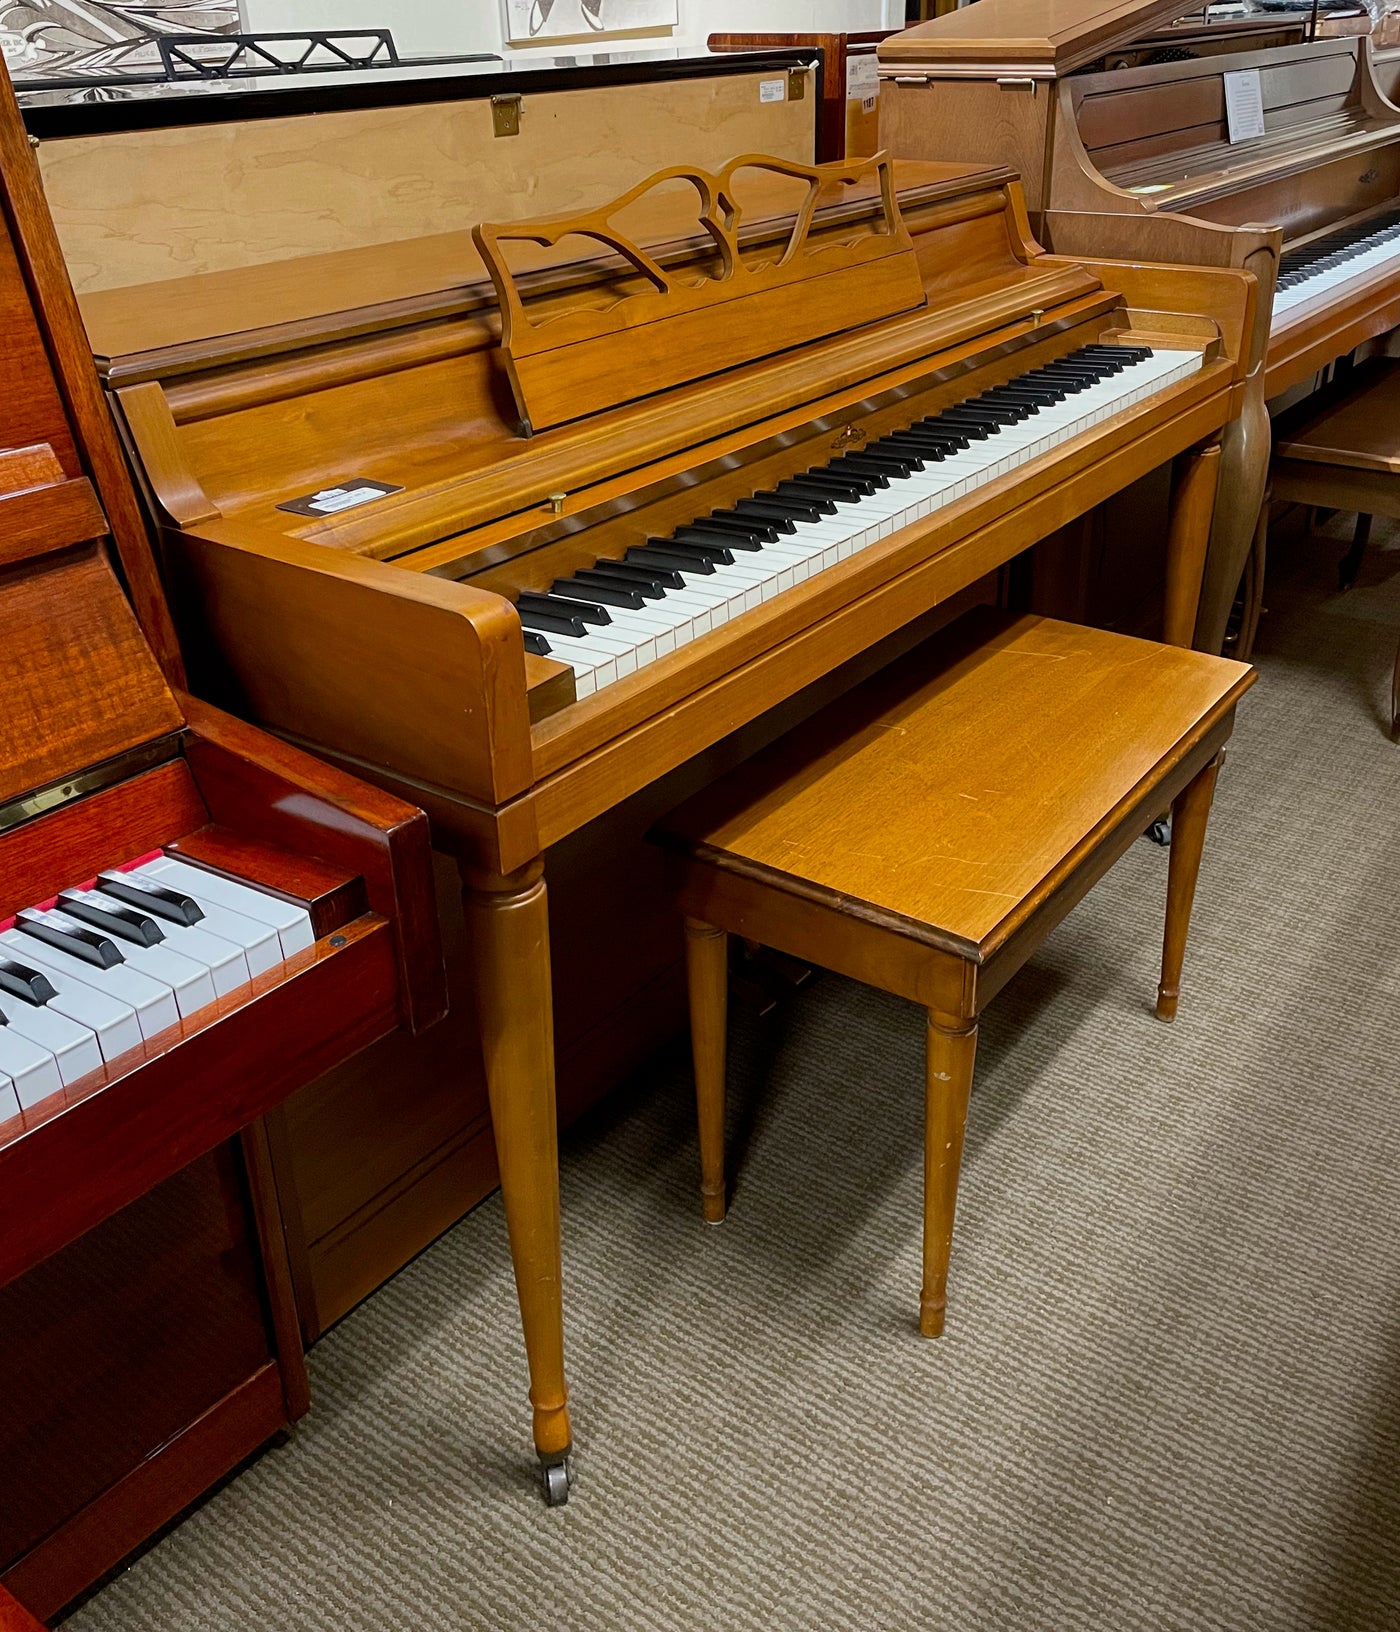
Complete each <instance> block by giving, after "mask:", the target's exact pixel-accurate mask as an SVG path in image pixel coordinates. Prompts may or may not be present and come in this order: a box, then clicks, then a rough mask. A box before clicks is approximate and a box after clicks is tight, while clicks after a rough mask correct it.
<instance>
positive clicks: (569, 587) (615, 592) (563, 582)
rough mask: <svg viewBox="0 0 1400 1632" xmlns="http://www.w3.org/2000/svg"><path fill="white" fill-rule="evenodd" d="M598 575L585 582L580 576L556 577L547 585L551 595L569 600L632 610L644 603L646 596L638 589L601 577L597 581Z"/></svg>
mask: <svg viewBox="0 0 1400 1632" xmlns="http://www.w3.org/2000/svg"><path fill="white" fill-rule="evenodd" d="M598 579H599V575H598V574H597V573H595V574H594V581H590V582H587V583H585V582H584V581H583V579H582V577H578V578H556V579H555V580H554V582H553V583H552V584H551V585H550V586H549V593H550V594H551V595H563V596H566V597H567V598H568V599H569V600H571V601H587V600H593V601H601V602H602V603H603V605H604V606H626V607H630V608H631V609H632V611H634V612H635V611H636V610H637V609H638V608H639V607H641V606H643V605H645V603H646V597H645V596H644V595H643V594H642V592H641V590H640V589H628V588H626V587H625V586H624V585H622V584H610V583H608V582H607V581H606V579H603V580H602V581H597V580H598Z"/></svg>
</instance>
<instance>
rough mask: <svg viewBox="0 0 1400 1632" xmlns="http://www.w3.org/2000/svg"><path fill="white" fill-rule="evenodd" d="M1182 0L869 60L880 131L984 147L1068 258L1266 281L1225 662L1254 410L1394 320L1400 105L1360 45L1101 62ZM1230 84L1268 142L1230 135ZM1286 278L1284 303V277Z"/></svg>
mask: <svg viewBox="0 0 1400 1632" xmlns="http://www.w3.org/2000/svg"><path fill="white" fill-rule="evenodd" d="M1179 6H1180V0H1166V3H1165V4H1164V3H1163V0H979V3H978V4H977V5H975V6H971V7H968V8H965V9H963V10H960V11H957V12H953V13H951V14H950V15H948V16H946V17H940V18H937V19H935V20H933V21H930V22H927V23H922V24H919V25H917V26H915V27H913V28H910V29H907V30H905V31H904V32H903V33H901V34H897V35H894V36H892V37H891V38H890V39H888V40H886V41H885V42H884V43H883V44H882V45H881V46H880V48H879V54H880V64H881V66H880V73H881V78H882V92H881V96H882V106H881V115H880V117H881V133H882V134H881V139H882V141H883V142H884V143H885V144H886V145H887V146H888V147H889V148H890V150H891V151H892V152H895V153H898V154H907V155H909V156H910V157H934V156H937V157H939V158H971V157H973V156H974V154H975V155H978V156H981V155H985V154H987V153H988V152H989V151H990V152H991V153H993V154H994V155H995V157H997V158H999V159H1001V160H1003V161H1004V162H1006V163H1008V164H1014V165H1016V166H1017V167H1018V168H1019V169H1020V171H1021V173H1022V175H1023V176H1024V178H1025V184H1026V194H1027V204H1028V206H1029V208H1030V213H1031V221H1032V225H1033V226H1034V228H1035V230H1036V231H1037V232H1038V234H1039V235H1040V237H1041V239H1042V241H1044V242H1045V243H1047V244H1048V245H1049V246H1050V247H1051V248H1052V249H1053V250H1054V251H1055V252H1056V253H1058V254H1064V255H1091V254H1093V255H1103V256H1112V257H1119V258H1123V259H1135V258H1138V257H1142V258H1146V259H1149V260H1153V261H1167V262H1174V263H1176V264H1180V265H1199V266H1242V267H1247V268H1248V269H1249V270H1251V271H1253V272H1254V273H1255V275H1256V276H1257V277H1258V278H1259V280H1260V284H1261V286H1262V290H1263V293H1264V297H1265V298H1264V299H1262V300H1261V302H1260V307H1259V313H1258V331H1257V333H1256V336H1255V340H1254V349H1253V353H1252V358H1251V370H1252V373H1251V379H1252V386H1251V391H1250V393H1249V397H1248V402H1247V407H1246V410H1245V412H1244V414H1243V415H1242V416H1241V418H1240V420H1239V422H1238V425H1237V427H1236V428H1235V430H1233V431H1232V432H1231V433H1230V435H1229V437H1228V438H1227V442H1226V449H1225V461H1226V467H1225V470H1226V474H1225V477H1224V480H1223V483H1222V486H1223V489H1224V491H1225V493H1226V498H1225V499H1224V501H1223V502H1222V504H1221V505H1220V507H1219V509H1218V511H1217V518H1216V529H1215V534H1214V536H1213V538H1212V543H1211V559H1210V563H1209V566H1208V569H1207V579H1206V586H1205V592H1204V595H1203V597H1202V610H1201V621H1200V624H1199V626H1198V628H1197V631H1196V639H1197V644H1198V645H1200V646H1202V647H1205V648H1207V649H1212V650H1218V649H1219V647H1220V645H1221V642H1222V641H1223V639H1224V635H1225V629H1226V621H1227V618H1228V616H1229V610H1230V605H1231V602H1232V601H1233V599H1234V595H1235V590H1236V587H1237V585H1238V583H1239V579H1240V572H1241V569H1242V567H1243V564H1244V560H1245V557H1246V556H1247V554H1248V551H1249V547H1250V543H1251V541H1252V539H1253V536H1254V531H1255V526H1256V522H1257V518H1258V514H1259V508H1260V503H1261V501H1262V497H1263V488H1264V480H1265V476H1266V473H1267V469H1268V456H1269V434H1268V416H1267V412H1266V409H1265V403H1266V401H1267V400H1268V399H1270V398H1273V397H1277V396H1278V395H1280V394H1281V393H1282V392H1284V391H1286V390H1288V389H1289V388H1290V387H1292V386H1294V385H1297V384H1298V383H1300V382H1302V381H1304V380H1306V379H1307V378H1308V377H1309V376H1310V375H1312V374H1313V373H1315V372H1316V371H1317V370H1318V369H1320V368H1321V367H1323V366H1324V365H1325V364H1327V363H1329V362H1331V361H1332V360H1333V359H1335V358H1337V357H1339V356H1342V355H1344V354H1346V353H1347V352H1349V351H1351V350H1352V349H1353V348H1354V347H1356V346H1357V345H1359V344H1361V343H1362V342H1363V341H1365V340H1368V339H1370V338H1372V337H1374V336H1376V335H1380V334H1384V333H1386V332H1387V331H1388V330H1390V329H1391V328H1393V327H1395V325H1396V323H1397V322H1400V239H1397V237H1396V228H1397V226H1398V225H1400V199H1398V198H1397V194H1400V108H1397V107H1395V106H1393V105H1392V104H1391V103H1390V102H1389V101H1387V100H1386V98H1385V97H1384V96H1383V95H1382V94H1381V92H1380V90H1379V88H1378V87H1377V85H1376V82H1375V79H1374V75H1373V72H1372V63H1371V55H1370V46H1369V42H1368V41H1367V40H1365V39H1357V38H1341V39H1325V40H1319V41H1315V42H1311V43H1305V44H1299V45H1289V46H1282V47H1275V48H1273V49H1268V50H1260V51H1248V52H1240V53H1229V54H1223V55H1222V54H1220V53H1215V52H1212V53H1210V54H1208V55H1202V56H1199V57H1189V58H1187V59H1186V60H1182V61H1168V62H1156V63H1151V64H1148V65H1145V66H1141V67H1133V68H1124V69H1102V70H1100V71H1092V70H1093V69H1094V68H1095V66H1096V65H1097V64H1099V63H1100V62H1102V61H1103V60H1105V59H1106V58H1108V57H1111V56H1112V55H1113V54H1114V53H1115V51H1117V50H1119V49H1120V48H1122V47H1123V46H1124V45H1127V44H1130V43H1131V42H1132V41H1134V40H1136V39H1138V38H1140V37H1141V36H1142V35H1144V34H1145V33H1147V32H1149V31H1150V30H1152V29H1154V28H1156V27H1157V26H1158V25H1159V24H1161V23H1163V22H1165V21H1167V20H1168V19H1170V18H1171V17H1172V16H1173V15H1174V13H1176V12H1177V10H1178V9H1179ZM1227 74H1244V75H1247V76H1254V75H1257V76H1258V88H1259V93H1260V99H1261V102H1262V117H1263V126H1264V129H1263V133H1262V134H1255V135H1244V134H1242V131H1243V130H1244V129H1248V128H1249V127H1248V126H1237V127H1236V130H1235V135H1236V136H1237V138H1238V139H1236V140H1234V141H1231V139H1230V137H1231V130H1230V127H1229V122H1228V120H1227V116H1226V100H1225V98H1226V78H1225V76H1226V75H1227ZM1276 282H1277V291H1275V284H1276Z"/></svg>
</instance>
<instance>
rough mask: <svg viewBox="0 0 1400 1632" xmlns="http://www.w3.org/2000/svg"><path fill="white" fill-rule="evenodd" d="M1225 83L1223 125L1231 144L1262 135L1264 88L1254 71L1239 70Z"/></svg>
mask: <svg viewBox="0 0 1400 1632" xmlns="http://www.w3.org/2000/svg"><path fill="white" fill-rule="evenodd" d="M1221 77H1222V78H1223V79H1224V81H1225V124H1226V127H1227V129H1228V130H1229V133H1230V140H1231V141H1232V142H1247V141H1248V140H1249V138H1250V137H1251V136H1262V135H1263V134H1264V87H1263V84H1262V82H1261V80H1260V77H1259V70H1258V69H1257V68H1239V69H1236V70H1235V71H1234V72H1233V73H1228V74H1224V75H1222V76H1221Z"/></svg>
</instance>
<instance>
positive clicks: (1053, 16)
mask: <svg viewBox="0 0 1400 1632" xmlns="http://www.w3.org/2000/svg"><path fill="white" fill-rule="evenodd" d="M1185 9H1189V7H1187V8H1185ZM1182 11H1183V3H1182V0H978V3H977V4H976V5H975V6H964V7H963V8H962V9H961V10H959V11H952V12H949V13H948V14H947V15H946V16H944V17H933V18H930V19H929V20H928V21H927V22H923V23H916V24H915V25H914V27H913V28H906V29H904V30H903V32H902V33H899V34H895V35H892V36H891V37H890V38H889V39H888V40H886V41H885V42H884V44H883V45H881V46H880V49H879V56H880V61H881V62H884V63H888V64H889V65H890V66H891V67H892V68H906V69H907V68H912V67H915V66H917V67H920V68H931V69H938V68H941V69H944V70H945V71H952V72H958V73H973V74H975V73H976V72H977V71H978V70H979V69H984V70H985V72H986V73H987V75H988V76H989V77H991V76H995V75H997V74H1003V73H1013V72H1020V73H1033V74H1038V75H1045V76H1046V77H1049V76H1051V75H1055V74H1065V73H1069V72H1071V71H1072V70H1074V69H1075V68H1082V67H1083V66H1084V64H1085V63H1087V62H1093V61H1094V59H1095V58H1096V57H1101V56H1102V55H1103V54H1104V52H1105V51H1110V50H1112V49H1113V48H1114V47H1115V46H1119V45H1128V44H1130V43H1131V42H1132V41H1134V40H1136V39H1139V38H1140V37H1141V36H1142V35H1144V34H1146V33H1148V32H1150V31H1151V30H1152V29H1153V28H1155V27H1157V26H1158V25H1159V24H1163V23H1171V22H1174V21H1175V20H1176V19H1177V18H1178V17H1179V16H1181V14H1182Z"/></svg>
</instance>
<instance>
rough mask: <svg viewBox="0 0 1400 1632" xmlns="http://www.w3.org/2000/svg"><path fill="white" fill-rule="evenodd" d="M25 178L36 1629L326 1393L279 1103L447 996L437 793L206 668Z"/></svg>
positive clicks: (6, 176) (427, 1015) (17, 212)
mask: <svg viewBox="0 0 1400 1632" xmlns="http://www.w3.org/2000/svg"><path fill="white" fill-rule="evenodd" d="M0 175H2V176H3V182H4V185H3V188H0V224H3V228H4V231H3V233H0V334H3V337H4V338H3V344H0V608H3V613H4V620H5V628H6V639H5V642H4V649H3V653H0V693H3V697H4V705H3V707H0V1331H3V1333H4V1341H3V1344H0V1467H3V1469H4V1478H3V1479H2V1480H0V1583H3V1585H0V1625H3V1626H5V1627H6V1628H9V1627H11V1626H20V1625H23V1624H26V1623H25V1622H24V1619H23V1617H22V1616H21V1615H20V1612H19V1610H18V1609H16V1608H15V1605H14V1600H18V1601H19V1603H20V1604H22V1605H23V1606H24V1607H25V1609H26V1610H29V1611H32V1612H34V1613H35V1614H37V1615H40V1616H43V1617H45V1618H47V1617H48V1616H49V1615H50V1614H51V1613H52V1612H54V1611H56V1610H58V1609H60V1608H62V1606H63V1605H64V1604H66V1603H67V1602H69V1601H70V1600H71V1599H72V1598H73V1597H74V1596H75V1595H76V1594H77V1593H79V1592H81V1591H82V1590H84V1589H85V1588H86V1587H88V1586H89V1585H90V1584H91V1583H92V1582H93V1581H94V1579H96V1578H98V1577H100V1576H101V1575H102V1574H103V1573H104V1572H105V1571H107V1570H108V1569H110V1568H111V1567H112V1566H113V1565H115V1564H117V1563H118V1562H119V1561H120V1560H121V1558H122V1557H123V1556H124V1555H125V1554H126V1553H127V1552H129V1551H130V1550H131V1549H132V1548H133V1547H135V1546H136V1545H138V1544H139V1543H141V1542H143V1541H145V1540H146V1539H147V1538H148V1537H149V1536H150V1535H151V1534H152V1533H154V1532H155V1531H158V1530H159V1529H160V1528H161V1526H162V1525H164V1524H166V1523H167V1522H168V1521H169V1520H170V1519H172V1518H173V1517H174V1516H175V1515H176V1514H177V1513H178V1512H179V1511H180V1510H181V1509H182V1508H183V1507H185V1506H186V1505H187V1504H188V1503H189V1502H191V1501H193V1500H195V1499H196V1498H197V1497H199V1496H200V1495H201V1494H202V1493H203V1492H204V1491H205V1490H206V1489H208V1488H209V1487H210V1486H211V1485H213V1484H215V1483H217V1482H218V1481H219V1480H220V1479H221V1478H223V1477H225V1476H226V1475H227V1474H228V1473H230V1472H231V1471H232V1470H233V1469H234V1468H235V1467H236V1466H237V1465H238V1463H239V1462H240V1461H241V1460H242V1459H243V1458H244V1457H246V1456H248V1455H249V1454H250V1453H252V1452H253V1451H254V1450H256V1449H257V1448H258V1447H259V1446H260V1445H262V1444H264V1443H265V1442H266V1441H267V1440H268V1439H270V1438H271V1437H273V1436H274V1435H276V1434H277V1433H279V1432H280V1431H282V1430H284V1429H285V1428H287V1427H288V1426H289V1425H290V1424H291V1423H292V1422H293V1421H295V1419H296V1418H297V1417H298V1416H299V1415H300V1414H301V1413H302V1412H303V1411H304V1410H305V1409H306V1407H307V1389H306V1376H305V1370H304V1366H303V1362H302V1354H301V1341H300V1333H299V1331H298V1324H297V1318H296V1311H295V1308H294V1304H293V1295H292V1284H291V1277H290V1271H289V1266H288V1263H287V1252H286V1247H285V1245H284V1243H283V1239H282V1230H281V1200H280V1195H279V1183H280V1182H281V1180H282V1179H283V1178H284V1177H285V1175H279V1171H278V1167H277V1163H276V1160H275V1158H274V1156H273V1153H272V1152H271V1150H270V1148H269V1142H268V1139H267V1135H266V1131H265V1128H264V1126H263V1123H262V1120H261V1119H262V1118H263V1116H264V1115H265V1113H267V1112H269V1111H271V1110H272V1109H273V1108H274V1107H276V1106H278V1105H280V1104H281V1103H282V1102H283V1101H285V1100H286V1099H287V1098H288V1096H291V1095H293V1094H295V1093H296V1091H297V1090H298V1089H299V1088H301V1087H302V1086H303V1085H304V1084H305V1083H307V1082H308V1081H310V1080H311V1078H313V1077H314V1076H316V1075H317V1074H318V1073H320V1072H322V1071H324V1070H326V1069H327V1068H328V1067H330V1066H332V1065H335V1064H337V1063H339V1062H341V1061H343V1060H345V1059H347V1058H348V1057H349V1056H350V1055H351V1054H352V1053H354V1052H355V1051H356V1050H358V1049H360V1048H362V1047H364V1046H365V1045H366V1044H368V1043H370V1042H372V1041H374V1040H375V1039H376V1038H378V1037H381V1036H383V1035H385V1034H386V1033H389V1032H391V1031H394V1030H395V1029H397V1028H399V1027H401V1026H404V1027H408V1028H421V1027H425V1026H427V1025H429V1024H430V1023H431V1022H433V1021H434V1020H436V1019H437V1018H438V1017H439V1016H440V1015H441V1013H442V1012H443V1007H444V1002H445V992H444V983H443V976H442V955H441V948H440V941H439V935H438V927H437V921H436V916H435V914H434V911H433V902H432V893H431V875H430V866H431V851H430V848H429V835H428V824H427V821H426V818H425V817H424V816H423V815H422V814H421V813H420V812H419V811H417V810H415V809H413V808H412V807H411V806H408V805H405V804H403V803H402V802H401V801H399V800H398V799H396V798H394V797H393V796H392V795H390V794H386V793H384V792H383V791H381V790H380V789H378V788H373V787H369V786H366V785H365V784H364V783H361V782H358V781H356V780H355V779H353V778H352V777H350V776H347V775H346V774H345V773H344V772H343V771H339V770H334V769H331V768H329V767H327V766H325V765H323V764H320V763H318V762H317V761H315V760H313V759H311V758H310V757H309V756H307V755H306V754H304V753H303V752H301V751H300V750H298V749H296V748H291V747H288V746H287V745H286V744H285V743H281V742H278V741H276V740H274V739H272V738H270V737H268V736H266V735H264V733H262V732H261V731H259V730H257V729H255V728H254V727H252V726H249V725H246V724H244V723H242V722H240V721H238V720H235V719H232V718H230V717H229V716H227V715H224V714H222V713H220V712H219V711H217V710H216V709H213V708H211V707H210V706H209V705H208V704H207V703H203V702H199V701H196V700H195V699H194V698H192V697H189V696H187V695H185V694H184V693H183V691H182V690H180V689H179V686H178V682H179V680H180V678H181V676H180V670H179V657H178V652H177V649H176V647H175V643H174V639H173V636H172V634H171V631H170V626H169V623H168V620H167V619H166V615H165V610H164V602H163V600H162V598H161V595H160V590H159V586H158V584H157V582H156V578H155V574H154V568H153V563H152V561H151V559H150V557H149V555H148V554H147V546H146V542H145V537H144V533H143V531H142V526H141V518H140V516H139V513H138V511H137V509H136V503H135V498H134V495H133V493H132V492H131V490H130V488H129V486H127V485H126V483H127V480H128V479H127V477H126V474H125V470H124V466H123V463H122V456H121V452H120V449H119V447H118V446H117V444H116V441H115V438H114V435H113V431H112V426H111V421H110V418H109V416H108V414H107V411H106V405H105V404H104V402H103V401H102V398H101V394H100V390H99V387H98V385H97V379H96V375H95V374H94V372H93V370H92V366H91V358H90V356H89V354H88V352H87V350H86V344H85V341H84V339H83V336H82V331H81V327H80V325H79V323H78V318H77V313H76V309H75V307H74V306H73V303H72V295H71V290H70V289H69V286H68V284H67V281H66V278H65V276H64V273H63V267H62V262H61V260H60V259H59V256H58V250H57V245H56V243H55V242H54V240H53V236H52V229H51V226H50V224H49V222H48V220H47V217H46V215H45V213H44V210H43V202H42V197H41V195H40V193H39V190H38V186H37V176H36V173H35V172H34V169H33V164H32V160H31V158H30V156H29V153H28V150H27V148H25V147H23V146H21V147H20V148H19V150H18V152H17V153H16V152H15V151H13V150H11V151H7V152H4V153H3V154H0ZM104 506H106V507H107V508H109V509H110V512H111V515H110V518H109V515H108V514H107V513H106V510H105V509H104ZM118 528H120V529H121V532H120V533H119V534H118V535H117V537H116V538H115V539H114V533H115V532H116V530H117V529H118ZM119 572H120V573H121V574H122V576H123V578H124V579H125V582H126V585H127V587H128V588H129V589H130V591H131V598H130V599H129V598H128V594H127V593H126V592H125V590H124V588H123V584H122V582H120V581H119V577H118V573H119ZM133 601H134V603H135V606H133ZM136 608H139V609H140V610H141V612H142V615H143V617H145V618H146V619H148V620H149V627H150V630H151V638H148V637H147V635H146V634H144V633H143V631H142V628H141V626H140V624H139V623H138V618H137V613H136ZM153 641H154V648H153ZM157 652H160V654H161V655H162V656H163V657H164V659H165V662H166V664H167V669H166V670H164V671H163V669H162V667H161V663H160V662H159V661H158V660H157Z"/></svg>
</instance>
